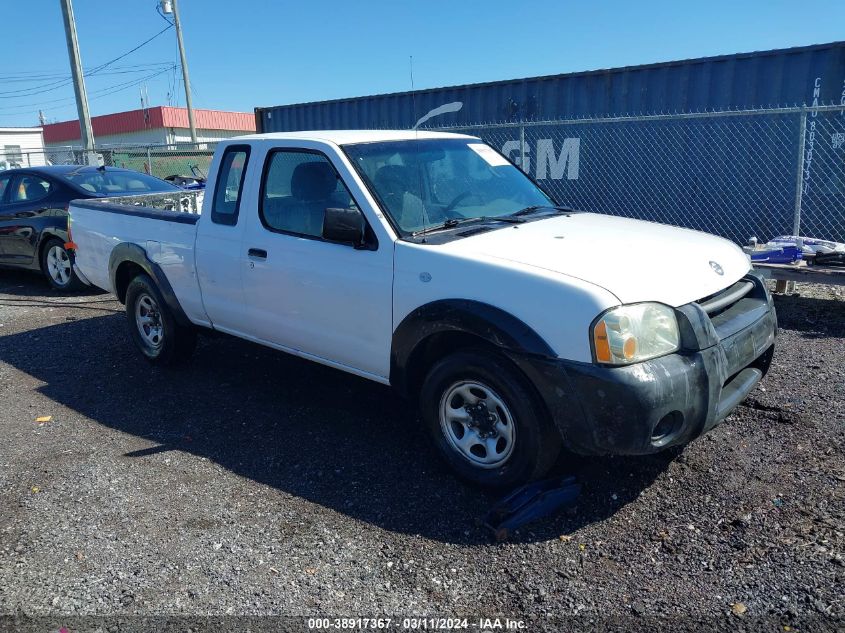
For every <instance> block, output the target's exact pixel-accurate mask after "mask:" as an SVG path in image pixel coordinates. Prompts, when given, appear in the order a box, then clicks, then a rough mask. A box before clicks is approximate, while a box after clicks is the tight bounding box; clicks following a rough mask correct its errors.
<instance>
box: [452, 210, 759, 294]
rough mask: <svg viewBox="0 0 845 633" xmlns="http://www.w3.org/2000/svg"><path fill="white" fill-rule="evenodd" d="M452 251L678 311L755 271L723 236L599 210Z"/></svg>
mask: <svg viewBox="0 0 845 633" xmlns="http://www.w3.org/2000/svg"><path fill="white" fill-rule="evenodd" d="M449 246H450V247H451V248H454V249H455V250H457V251H459V252H462V253H466V254H476V255H482V256H486V257H492V258H496V259H500V260H505V261H510V262H514V263H519V264H523V265H527V266H534V267H537V268H542V269H544V270H548V271H552V272H557V273H561V274H563V275H568V276H571V277H577V278H579V279H581V280H583V281H587V282H590V283H593V284H596V285H598V286H601V287H602V288H605V289H606V290H608V291H610V292H611V293H613V294H614V295H616V297H617V298H618V299H619V300H620V301H621V302H622V303H636V302H639V301H658V302H660V303H665V304H667V305H670V306H673V307H678V306H681V305H683V304H685V303H689V302H691V301H696V300H698V299H701V298H703V297H706V296H708V295H711V294H713V293H715V292H718V291H720V290H722V289H724V288H726V287H728V286H729V285H731V284H733V283H734V282H736V281H737V280H738V279H740V278H741V277H742V276H743V275H745V274H746V273H747V272H748V270H749V268H750V267H751V265H750V263H749V260H748V257H747V256H746V255H745V253H743V252H742V250H741V249H740V248H739V247H738V246H736V245H735V244H734V243H733V242H729V241H728V240H726V239H723V238H721V237H716V236H714V235H709V234H707V233H701V232H699V231H692V230H690V229H681V228H677V227H673V226H668V225H665V224H657V223H654V222H644V221H642V220H632V219H629V218H621V217H616V216H610V215H600V214H595V213H575V214H572V215H570V216H564V215H558V216H553V217H550V218H548V219H543V220H535V221H532V222H526V223H525V224H517V225H513V226H506V227H504V228H501V229H499V230H494V231H489V232H486V233H480V234H478V235H474V236H471V237H467V238H464V239H461V240H456V241H455V242H452V243H450V245H449ZM720 271H721V272H720Z"/></svg>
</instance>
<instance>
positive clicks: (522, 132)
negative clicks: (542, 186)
mask: <svg viewBox="0 0 845 633" xmlns="http://www.w3.org/2000/svg"><path fill="white" fill-rule="evenodd" d="M519 168H520V169H521V170H522V171H524V172H525V173H526V174H527V173H528V169H526V167H525V126H524V125H520V126H519Z"/></svg>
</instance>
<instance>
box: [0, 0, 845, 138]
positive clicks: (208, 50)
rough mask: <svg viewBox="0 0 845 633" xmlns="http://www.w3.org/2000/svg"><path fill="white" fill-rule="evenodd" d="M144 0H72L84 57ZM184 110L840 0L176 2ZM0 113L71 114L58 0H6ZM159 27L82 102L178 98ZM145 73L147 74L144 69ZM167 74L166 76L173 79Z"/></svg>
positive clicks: (801, 35) (602, 43) (346, 86)
mask: <svg viewBox="0 0 845 633" xmlns="http://www.w3.org/2000/svg"><path fill="white" fill-rule="evenodd" d="M156 4H157V2H156V0H74V10H75V13H76V19H77V28H78V31H79V40H80V49H81V53H82V61H83V64H84V66H85V67H86V68H89V69H90V68H95V67H97V66H98V65H101V64H104V63H105V62H107V61H109V60H111V59H113V58H115V57H117V56H119V55H121V54H123V53H125V52H126V51H128V50H130V49H131V48H133V47H134V46H136V45H137V44H140V43H141V42H143V41H144V40H146V39H148V38H149V37H151V36H153V35H154V34H156V33H157V32H158V31H160V30H161V29H162V28H164V27H166V26H167V24H166V23H165V22H164V21H163V20H162V18H161V17H160V16H159V15H158V14H157V13H156V10H155V7H156ZM180 8H181V15H182V22H183V30H184V33H185V43H186V47H187V53H188V64H189V67H190V70H191V80H192V83H193V88H194V90H193V92H194V107H197V108H211V109H223V110H243V111H252V109H253V108H254V107H255V106H269V105H278V104H284V103H298V102H303V101H316V100H322V99H334V98H340V97H350V96H359V95H367V94H377V93H383V92H394V91H404V90H408V89H409V88H410V77H409V56H411V55H413V58H414V79H415V86H416V87H417V88H431V87H436V86H446V85H453V84H462V83H474V82H481V81H493V80H498V79H511V78H515V77H529V76H533V75H544V74H555V73H563V72H571V71H579V70H594V69H598V68H610V67H615V66H626V65H633V64H644V63H650V62H660V61H668V60H675V59H686V58H691V57H702V56H708V55H720V54H727V53H735V52H745V51H752V50H765V49H770V48H783V47H789V46H801V45H807V44H817V43H824V42H831V41H836V40H839V39H845V32H843V30H842V26H843V24H845V2H843V1H842V0H804V1H802V2H796V1H795V0H768V1H763V0H741V1H736V0H734V1H731V2H727V1H723V0H708V1H707V2H689V1H687V0H674V1H671V2H670V1H663V0H660V1H654V2H649V1H648V0H646V1H644V2H631V1H630V0H628V1H627V2H623V1H617V0H603V1H600V2H578V3H575V2H565V1H557V2H555V1H539V0H537V1H531V0H519V1H514V0H510V1H502V0H486V1H483V2H482V1H476V0H450V1H445V0H426V1H425V2H421V1H419V2H418V1H413V0H407V1H404V2H403V1H401V0H392V1H391V0H358V1H350V0H345V1H342V0H323V1H321V2H313V3H312V2H307V1H304V2H303V1H302V0H298V1H296V2H294V1H292V0H276V1H270V0H267V1H258V0H228V1H224V0H180ZM0 33H2V41H3V50H4V54H3V58H4V63H3V64H2V65H0V126H4V125H34V124H37V121H38V115H37V113H38V110H39V108H40V109H43V110H44V113H45V115H46V116H47V118H48V120H51V121H52V120H60V121H61V120H66V119H73V118H76V106H75V104H74V101H73V89H72V87H71V86H70V85H69V84H68V83H67V82H66V80H65V79H64V78H65V77H69V66H68V58H67V47H66V44H65V37H64V29H63V25H62V17H61V10H60V5H59V1H58V0H28V1H26V2H12V1H11V0H9V1H7V2H4V7H3V16H2V20H1V21H0ZM176 62H178V56H177V52H176V38H175V33H174V31H173V30H172V29H171V30H169V31H167V32H165V33H164V34H162V35H160V36H159V37H157V38H156V39H155V40H153V41H152V42H151V43H149V44H148V45H146V46H144V47H143V48H141V49H140V50H138V51H137V52H135V53H132V54H131V55H128V56H127V57H125V58H124V59H121V60H119V61H117V62H115V63H114V64H113V65H111V66H109V67H107V68H104V69H103V70H101V71H100V72H99V73H96V74H93V75H91V76H89V77H88V79H87V81H86V83H87V86H88V92H89V97H90V108H91V112H92V114H93V115H98V114H107V113H109V112H117V111H122V110H130V109H135V108H138V107H139V105H140V101H139V87H138V85H139V82H141V81H142V80H144V81H145V82H146V86H147V90H148V93H149V97H150V103H151V104H152V105H167V104H168V95H169V94H170V97H169V102H170V103H171V104H173V105H184V101H185V99H184V92H182V90H183V89H182V85H181V80H179V79H178V77H179V74H178V71H174V69H173V65H174V64H175V63H176ZM153 75H156V76H153ZM174 81H175V82H176V83H175V84H174Z"/></svg>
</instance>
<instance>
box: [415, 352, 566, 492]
mask: <svg viewBox="0 0 845 633" xmlns="http://www.w3.org/2000/svg"><path fill="white" fill-rule="evenodd" d="M420 407H421V413H422V418H423V422H424V423H425V426H426V428H427V430H428V432H429V434H430V435H431V437H432V439H433V440H434V444H435V446H436V447H437V450H438V452H439V453H440V455H441V456H442V457H443V459H444V460H445V461H446V463H447V464H448V465H449V466H450V467H451V468H452V470H454V471H455V472H456V473H457V474H458V475H459V476H460V477H461V478H463V479H465V480H467V481H469V482H471V483H474V484H477V485H480V486H485V487H497V488H504V487H510V486H515V485H517V484H520V483H524V482H526V481H531V480H533V479H538V478H540V477H542V476H543V475H545V474H546V473H547V472H548V470H549V469H550V468H551V467H552V465H553V464H554V462H555V460H556V459H557V456H558V454H559V453H560V447H561V440H560V435H559V434H558V432H557V429H555V428H554V426H553V424H552V423H551V420H549V416H548V415H547V413H546V411H545V409H544V407H543V406H542V404H541V403H540V402H539V401H538V398H537V396H536V395H535V394H534V392H533V390H532V389H531V387H530V385H529V384H528V382H527V380H526V379H525V377H524V376H523V375H522V374H521V373H520V372H519V371H517V370H516V368H514V367H513V366H512V365H511V363H510V362H509V361H507V360H506V359H503V358H501V357H499V356H497V355H495V354H493V353H491V352H488V351H486V350H467V351H461V352H457V353H455V354H452V355H450V356H447V357H446V358H444V359H442V360H441V361H439V362H438V363H436V364H435V365H434V366H433V367H432V368H431V370H430V371H429V373H428V375H427V376H426V379H425V382H424V383H423V387H422V390H421V391H420Z"/></svg>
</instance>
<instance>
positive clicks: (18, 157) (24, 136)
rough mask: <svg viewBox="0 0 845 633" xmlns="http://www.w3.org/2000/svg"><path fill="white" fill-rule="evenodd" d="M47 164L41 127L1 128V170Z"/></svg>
mask: <svg viewBox="0 0 845 633" xmlns="http://www.w3.org/2000/svg"><path fill="white" fill-rule="evenodd" d="M45 164H46V162H45V160H44V138H43V137H42V135H41V128H40V127H31V128H25V127H17V128H15V127H11V128H3V127H0V170H3V169H10V168H12V167H40V166H42V165H45Z"/></svg>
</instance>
